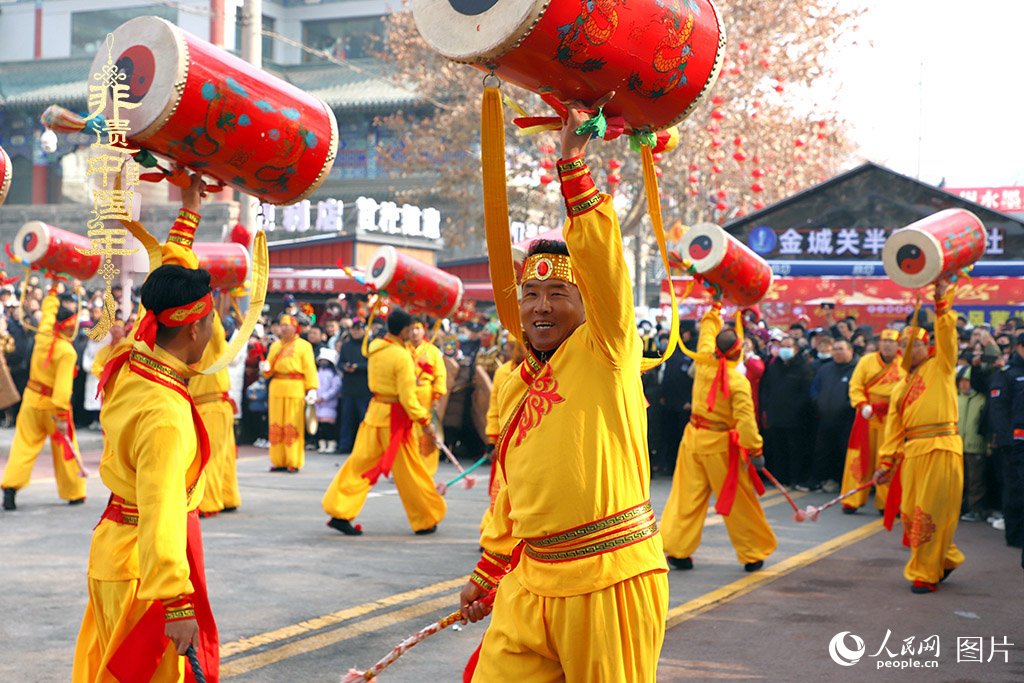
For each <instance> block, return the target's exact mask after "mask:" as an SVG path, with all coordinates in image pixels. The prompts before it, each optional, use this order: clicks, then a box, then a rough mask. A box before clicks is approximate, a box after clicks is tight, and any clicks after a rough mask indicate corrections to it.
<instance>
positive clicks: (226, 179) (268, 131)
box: [89, 17, 338, 204]
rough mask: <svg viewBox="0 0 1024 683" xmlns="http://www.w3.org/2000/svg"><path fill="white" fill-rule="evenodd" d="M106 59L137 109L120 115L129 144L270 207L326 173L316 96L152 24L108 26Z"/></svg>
mask: <svg viewBox="0 0 1024 683" xmlns="http://www.w3.org/2000/svg"><path fill="white" fill-rule="evenodd" d="M112 55H113V60H114V62H115V63H116V65H117V66H118V68H119V69H120V70H121V71H123V72H125V73H126V74H127V75H128V80H127V82H128V84H129V88H130V96H129V100H128V101H129V102H131V103H138V104H139V105H140V106H138V107H137V108H134V109H127V108H121V109H120V116H121V118H123V119H124V120H126V121H127V122H128V125H129V129H130V133H129V135H128V141H129V144H131V145H134V146H138V147H142V148H144V149H147V150H149V151H151V152H153V153H155V154H159V155H161V156H164V157H167V158H168V159H172V160H174V161H176V162H177V163H179V164H181V165H182V166H187V167H189V168H191V169H193V170H195V171H200V172H202V173H203V174H205V175H209V176H212V177H213V178H216V179H217V180H218V181H220V182H221V183H223V184H225V185H230V186H231V187H234V188H235V189H237V190H240V191H241V192H244V193H246V194H251V195H254V196H256V197H258V198H259V199H260V201H263V202H268V203H271V204H292V203H295V202H298V201H301V200H302V199H305V198H306V197H308V196H309V195H310V194H311V193H312V192H313V191H314V190H316V188H317V187H319V186H320V184H321V183H322V182H323V180H324V178H326V177H327V173H328V172H329V171H330V170H331V167H332V166H333V164H334V157H335V154H336V152H337V148H338V124H337V122H336V121H335V118H334V112H332V111H331V108H330V107H328V106H327V105H326V104H325V103H324V102H323V101H322V100H321V99H319V98H318V97H314V96H313V95H310V94H308V93H306V92H303V91H302V90H300V89H299V88H296V87H295V86H294V85H291V84H290V83H286V82H285V81H282V80H281V79H279V78H276V77H275V76H272V75H270V74H269V73H267V72H265V71H262V70H260V69H257V68H255V67H254V66H252V65H251V64H249V63H248V62H245V61H243V60H242V59H239V58H238V57H235V56H234V55H232V54H230V53H228V52H226V51H224V50H222V49H220V48H217V47H214V46H213V45H211V44H210V43H208V42H206V41H205V40H202V39H200V38H197V37H196V36H194V35H192V34H190V33H188V32H186V31H182V30H181V29H180V28H178V27H177V26H175V25H174V24H172V23H170V22H168V21H165V20H164V19H160V18H158V17H138V18H136V19H132V20H131V21H128V22H126V23H124V24H122V25H121V26H120V27H118V28H117V29H116V30H115V31H114V32H113V50H112ZM108 57H109V55H108V53H107V50H105V49H101V50H100V51H99V52H98V53H97V54H96V58H95V59H94V60H93V63H92V69H91V70H90V72H89V73H90V82H92V81H91V79H92V74H96V73H100V72H102V70H103V68H104V67H105V66H106V64H107V59H108ZM108 100H109V98H108ZM111 111H112V110H111V106H110V102H109V101H108V104H107V108H106V110H105V111H104V112H103V113H104V115H106V116H107V118H108V119H109V118H110V114H111Z"/></svg>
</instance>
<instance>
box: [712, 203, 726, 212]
mask: <svg viewBox="0 0 1024 683" xmlns="http://www.w3.org/2000/svg"><path fill="white" fill-rule="evenodd" d="M715 208H716V209H718V210H719V211H725V210H726V209H728V208H729V205H728V204H726V203H725V202H718V203H717V204H715Z"/></svg>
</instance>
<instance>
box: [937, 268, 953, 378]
mask: <svg viewBox="0 0 1024 683" xmlns="http://www.w3.org/2000/svg"><path fill="white" fill-rule="evenodd" d="M949 293H950V292H949V283H947V282H946V281H945V280H939V281H938V282H936V283H935V361H936V362H937V363H939V365H940V367H941V368H942V370H943V371H944V372H946V373H948V374H949V375H950V376H952V374H953V371H954V370H955V369H956V357H957V350H958V349H957V334H956V313H954V312H953V302H952V298H953V297H952V296H947V294H949Z"/></svg>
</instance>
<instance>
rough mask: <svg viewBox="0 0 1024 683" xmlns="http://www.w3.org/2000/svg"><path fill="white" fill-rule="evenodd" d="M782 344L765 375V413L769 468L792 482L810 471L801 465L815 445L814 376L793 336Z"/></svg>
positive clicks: (763, 408)
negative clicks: (812, 429) (812, 436)
mask: <svg viewBox="0 0 1024 683" xmlns="http://www.w3.org/2000/svg"><path fill="white" fill-rule="evenodd" d="M779 346H780V348H779V355H778V357H776V358H775V360H773V361H772V362H771V364H770V365H769V366H768V367H767V369H765V371H764V377H762V378H761V414H762V425H763V427H764V431H765V436H766V437H767V438H768V443H769V446H770V449H769V450H766V453H765V456H766V457H765V459H766V461H767V464H768V469H769V470H770V471H771V472H772V474H774V475H775V477H776V478H777V479H778V480H779V481H780V482H782V483H783V484H787V485H791V484H795V483H797V482H800V481H803V479H804V478H806V477H807V476H808V474H809V473H807V472H805V471H801V467H802V465H803V462H804V457H805V453H806V452H807V449H808V448H810V445H811V443H810V440H809V439H808V437H807V434H808V431H809V429H810V422H811V420H810V418H811V380H812V378H813V375H812V373H811V368H810V366H809V365H808V364H807V361H806V360H805V359H804V357H803V356H802V355H800V354H798V353H797V350H796V345H795V342H794V340H793V338H792V337H783V338H782V340H781V341H780V342H779Z"/></svg>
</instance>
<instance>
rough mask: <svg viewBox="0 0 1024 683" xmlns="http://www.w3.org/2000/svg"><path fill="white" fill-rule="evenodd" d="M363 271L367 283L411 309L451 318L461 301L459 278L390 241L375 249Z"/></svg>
mask: <svg viewBox="0 0 1024 683" xmlns="http://www.w3.org/2000/svg"><path fill="white" fill-rule="evenodd" d="M366 275H367V284H369V285H371V286H372V287H373V288H374V289H376V290H377V291H385V292H387V294H388V296H389V297H390V298H391V300H392V301H393V302H395V303H397V304H399V305H400V306H402V307H404V308H405V309H406V310H408V311H409V312H411V313H427V314H429V315H432V316H434V317H435V318H450V317H451V316H452V315H453V314H454V313H455V311H457V310H459V305H460V304H461V303H462V291H463V287H462V280H460V279H459V278H457V277H456V276H454V275H452V274H451V273H446V272H445V271H443V270H441V269H440V268H435V267H433V266H430V265H427V264H426V263H423V261H420V260H418V259H415V258H413V257H412V256H409V255H407V254H403V253H402V252H400V251H398V250H397V249H395V248H394V247H392V246H390V245H388V246H383V247H381V248H380V249H378V250H377V251H375V252H374V254H373V256H372V257H371V258H370V266H369V268H367V272H366Z"/></svg>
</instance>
